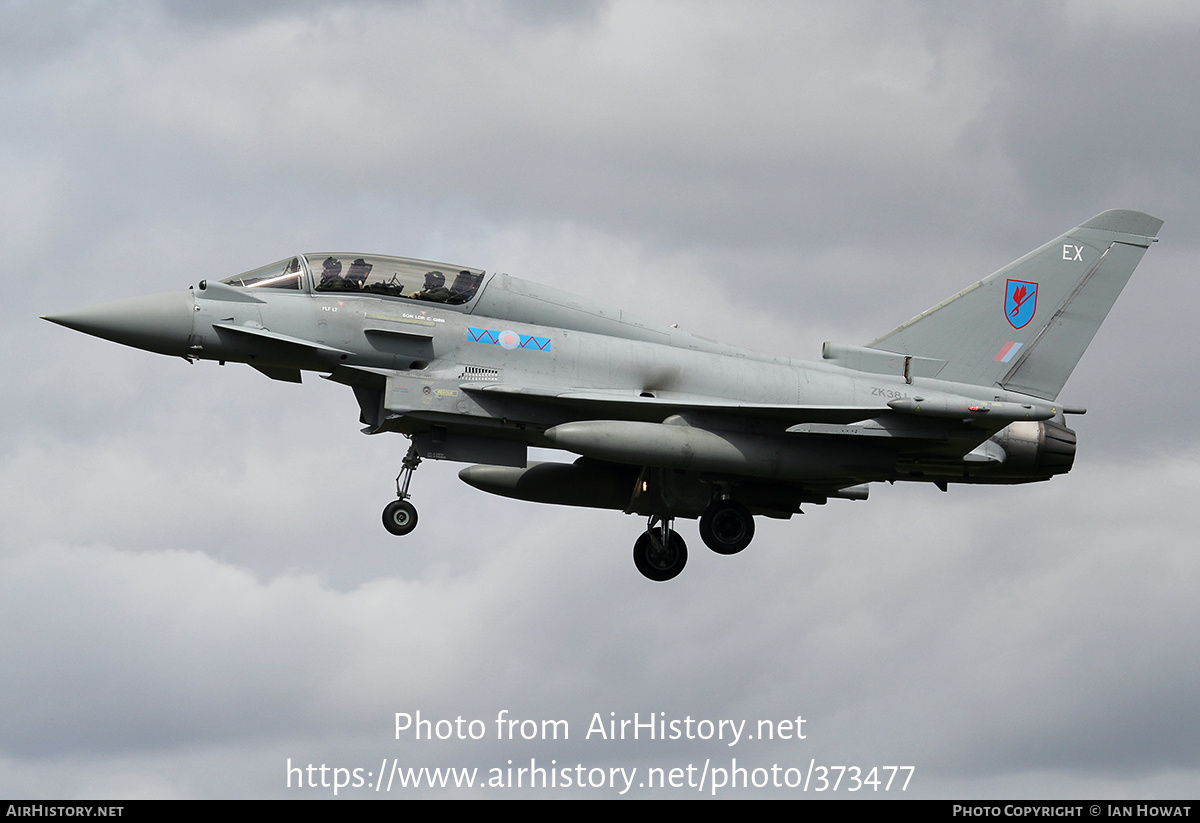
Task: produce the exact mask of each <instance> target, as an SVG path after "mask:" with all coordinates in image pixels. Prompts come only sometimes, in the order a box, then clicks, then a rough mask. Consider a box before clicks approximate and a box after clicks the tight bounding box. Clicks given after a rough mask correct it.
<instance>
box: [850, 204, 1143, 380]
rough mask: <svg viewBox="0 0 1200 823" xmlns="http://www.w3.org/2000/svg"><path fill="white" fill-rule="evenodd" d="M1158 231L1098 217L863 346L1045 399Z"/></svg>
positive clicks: (1123, 214)
mask: <svg viewBox="0 0 1200 823" xmlns="http://www.w3.org/2000/svg"><path fill="white" fill-rule="evenodd" d="M1162 222H1163V221H1161V220H1159V219H1158V218H1156V217H1151V216H1150V215H1148V214H1142V213H1141V212H1136V211H1127V210H1124V209H1113V210H1111V211H1106V212H1104V213H1102V214H1098V215H1096V216H1095V217H1093V218H1092V219H1091V220H1088V221H1087V222H1086V223H1084V224H1083V225H1081V226H1077V227H1076V228H1074V229H1072V230H1071V231H1069V232H1067V233H1066V234H1064V235H1062V236H1061V237H1058V238H1056V239H1054V240H1052V241H1050V242H1049V243H1047V244H1046V245H1044V246H1042V247H1041V248H1040V249H1037V250H1036V251H1033V252H1030V253H1029V254H1027V255H1025V256H1024V257H1022V258H1021V259H1020V260H1017V261H1016V262H1014V263H1010V264H1009V265H1007V266H1005V267H1004V268H1003V269H1001V270H1000V271H998V272H996V273H995V274H992V275H989V276H988V277H985V278H984V279H983V280H980V281H979V282H978V283H976V284H975V285H973V286H969V287H967V288H965V289H963V290H962V291H960V292H959V293H958V294H956V295H954V296H953V297H951V298H949V299H947V300H944V301H942V302H941V303H938V304H937V305H936V306H934V307H933V308H931V309H929V310H928V311H926V312H923V313H921V314H919V315H917V316H916V317H914V318H913V319H912V320H909V321H908V322H907V323H904V324H903V325H901V326H899V327H897V328H895V329H893V330H892V331H890V332H888V333H887V334H885V335H883V336H882V337H880V338H878V339H877V340H874V341H872V342H871V343H868V344H867V345H868V346H870V347H871V348H876V349H882V350H884V351H891V352H897V353H899V354H905V355H912V356H914V357H925V358H933V359H935V360H944V361H946V365H945V366H944V367H942V369H941V370H940V371H939V372H938V374H937V378H938V379H939V380H951V381H955V382H960V383H972V384H975V385H980V386H993V385H995V386H1001V387H1003V388H1005V389H1009V390H1011V391H1018V392H1024V393H1025V394H1030V395H1033V396H1035V397H1042V398H1045V399H1047V400H1053V399H1054V398H1056V397H1057V396H1058V393H1059V392H1060V391H1061V390H1062V387H1063V384H1064V383H1066V382H1067V378H1068V377H1070V375H1071V372H1072V370H1074V368H1075V365H1076V364H1077V363H1078V362H1079V358H1080V357H1082V356H1083V352H1084V349H1086V348H1087V346H1088V344H1089V343H1091V342H1092V338H1093V337H1094V336H1095V334H1096V330H1097V329H1098V328H1100V324H1101V323H1102V322H1103V321H1104V318H1105V317H1106V316H1107V315H1108V312H1109V310H1110V309H1111V308H1112V306H1113V303H1115V302H1116V300H1117V296H1118V295H1120V293H1121V289H1122V288H1124V287H1125V283H1126V282H1128V280H1129V276H1130V275H1131V274H1133V270H1134V269H1135V268H1136V267H1137V264H1138V263H1139V262H1140V261H1141V259H1142V255H1143V254H1145V252H1146V249H1147V248H1149V246H1150V244H1151V243H1153V242H1154V241H1155V240H1157V239H1158V238H1157V237H1156V235H1157V234H1158V230H1159V228H1160V227H1161V226H1162Z"/></svg>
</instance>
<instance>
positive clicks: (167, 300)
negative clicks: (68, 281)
mask: <svg viewBox="0 0 1200 823" xmlns="http://www.w3.org/2000/svg"><path fill="white" fill-rule="evenodd" d="M194 313H195V300H194V299H193V297H192V293H191V292H190V291H177V292H167V293H165V294H151V295H147V296H145V297H131V298H128V299H126V300H114V301H113V302H111V303H101V304H100V305H98V306H90V307H88V308H86V309H76V310H75V311H69V312H63V313H61V314H49V315H45V316H43V317H42V319H43V320H49V321H50V322H51V323H57V324H58V325H60V326H66V327H67V328H68V329H75V330H76V331H81V332H83V333H84V334H90V335H93V336H95V337H103V338H104V339H105V340H112V341H113V342H114V343H121V344H123V345H126V346H133V347H135V348H139V349H146V350H147V351H152V352H158V353H159V354H177V355H186V354H187V352H188V337H189V336H190V335H191V333H192V315H193V314H194Z"/></svg>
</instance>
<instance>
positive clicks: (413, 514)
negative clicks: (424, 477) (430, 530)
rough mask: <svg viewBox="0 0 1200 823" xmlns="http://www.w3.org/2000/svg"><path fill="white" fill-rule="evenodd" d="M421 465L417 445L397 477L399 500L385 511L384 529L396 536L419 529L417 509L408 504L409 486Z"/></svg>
mask: <svg viewBox="0 0 1200 823" xmlns="http://www.w3.org/2000/svg"><path fill="white" fill-rule="evenodd" d="M419 465H421V456H420V455H419V454H417V447H416V445H411V446H409V447H408V453H407V454H405V455H404V460H403V461H402V462H401V463H400V467H401V468H400V474H398V475H396V497H398V498H399V499H398V500H393V501H392V502H391V503H388V504H387V506H385V507H384V509H383V527H384V528H385V529H387V530H388V531H389V532H391V533H392V534H394V535H397V536H403V535H406V534H408V533H409V532H411V531H412V530H413V529H415V528H416V527H417V507H416V506H414V505H413V504H412V503H409V502H408V498H409V494H408V484H409V482H411V481H412V475H413V472H414V471H416V470H417V466H419Z"/></svg>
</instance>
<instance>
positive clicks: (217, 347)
mask: <svg viewBox="0 0 1200 823" xmlns="http://www.w3.org/2000/svg"><path fill="white" fill-rule="evenodd" d="M1161 225H1162V221H1161V220H1158V219H1156V218H1154V217H1151V216H1149V215H1147V214H1142V213H1140V212H1136V211H1126V210H1112V211H1106V212H1104V213H1103V214H1099V215H1097V216H1096V217H1093V218H1092V219H1091V220H1088V221H1087V222H1085V223H1083V224H1082V225H1080V226H1078V227H1076V228H1074V229H1071V230H1070V231H1069V232H1067V233H1066V234H1064V235H1062V236H1061V237H1058V238H1056V239H1055V240H1052V241H1051V242H1049V243H1047V244H1046V245H1044V246H1042V247H1041V248H1039V249H1037V250H1035V251H1033V252H1031V253H1029V254H1027V255H1025V256H1024V257H1022V258H1021V259H1019V260H1017V261H1016V262H1015V263H1012V264H1010V265H1009V266H1007V267H1005V268H1003V269H1001V270H1000V271H998V272H996V273H995V274H992V275H990V276H988V277H985V278H984V279H983V280H980V281H979V282H978V283H975V284H974V285H972V286H968V287H967V288H965V289H963V290H962V291H960V292H958V293H957V294H955V295H953V296H951V297H949V298H947V299H946V300H943V301H942V302H940V303H938V304H937V305H935V306H934V307H933V308H931V309H929V310H928V311H926V312H923V313H922V314H919V315H917V316H916V317H914V318H912V319H911V320H909V321H907V322H906V323H903V324H901V325H900V326H897V327H896V328H895V329H893V330H892V331H889V332H887V333H886V334H884V335H882V336H881V337H878V338H876V339H875V340H872V341H871V342H869V343H867V344H866V345H849V344H845V343H825V344H824V349H823V351H822V359H821V360H820V361H817V362H806V361H798V360H792V359H790V358H787V357H775V356H771V355H766V354H760V353H758V352H755V351H750V350H747V349H742V348H737V347H734V346H727V345H723V344H721V343H717V342H714V341H711V340H708V339H705V338H702V337H696V336H693V335H691V334H688V333H687V332H684V331H680V330H678V329H675V328H667V327H664V326H660V325H657V324H654V323H648V322H645V321H643V320H639V319H636V318H634V317H632V316H630V315H629V314H627V313H625V312H624V311H620V310H618V309H614V308H610V307H608V306H603V305H599V304H597V303H594V302H593V301H591V300H589V299H587V298H584V297H578V296H575V295H573V294H568V293H565V292H562V291H559V290H557V289H553V288H548V287H546V286H541V285H538V284H536V283H532V282H530V281H528V280H522V279H519V278H516V277H511V276H509V275H507V274H500V273H489V272H485V271H483V270H481V269H475V268H468V267H464V266H457V265H448V264H444V263H433V262H429V261H425V260H413V259H407V258H399V257H382V256H378V255H368V254H342V253H332V254H331V253H327V252H321V253H319V254H302V255H296V256H294V257H289V258H287V259H285V260H281V261H279V262H278V263H272V264H271V265H269V266H263V267H262V268H259V269H255V270H253V271H248V272H245V273H244V274H239V275H236V276H234V277H228V278H226V279H224V280H220V281H215V280H201V281H200V282H199V283H197V284H196V285H195V286H193V287H192V288H190V289H188V290H184V291H175V292H168V293H165V294H156V295H152V296H149V297H135V298H132V299H127V300H119V301H116V302H112V303H105V304H102V305H99V306H94V307H91V308H86V309H80V310H78V311H72V312H65V313H62V314H55V315H51V316H48V317H46V318H45V319H47V320H50V321H52V322H54V323H58V324H60V325H63V326H67V327H68V328H72V329H76V330H78V331H82V332H85V333H87V334H92V335H95V336H97V337H103V338H106V339H108V340H113V341H115V342H117V343H123V344H125V345H128V346H135V347H137V348H141V349H146V350H148V351H152V352H158V353H161V354H169V355H176V356H179V357H183V358H185V359H187V360H189V361H193V360H197V359H202V360H217V361H220V362H221V363H225V362H226V361H229V362H238V363H247V364H249V365H250V366H252V367H253V368H255V369H257V370H258V371H260V372H262V373H263V374H265V375H266V376H267V377H270V378H272V379H275V380H285V381H290V382H293V383H299V382H300V374H301V372H303V371H313V372H317V373H320V374H322V375H324V376H325V377H327V378H328V379H330V380H333V381H336V382H338V383H342V384H345V385H346V386H349V387H350V388H351V389H352V390H353V391H354V396H355V399H357V401H358V406H359V409H360V410H361V416H360V421H361V422H362V424H363V425H364V426H365V428H364V429H363V431H364V432H366V433H368V434H380V433H382V432H397V433H399V434H403V435H404V436H405V437H407V438H408V439H409V441H410V446H409V449H408V453H407V455H406V456H405V457H404V459H403V461H402V463H401V472H400V475H399V476H398V477H397V478H396V499H395V500H393V501H392V502H390V503H389V504H388V505H387V506H386V508H385V509H384V512H383V523H384V526H385V527H386V528H387V530H388V531H390V532H392V533H393V534H396V535H404V534H408V533H409V532H411V531H412V530H413V529H414V528H415V527H416V525H417V510H416V508H415V507H414V506H413V503H412V499H411V498H412V496H411V495H410V493H409V488H410V481H411V480H412V475H413V471H414V470H415V469H416V468H417V466H418V464H419V463H420V462H421V461H422V460H423V459H434V460H451V461H458V462H464V463H473V464H476V465H472V466H469V467H467V468H465V469H463V470H462V471H460V472H459V477H461V478H462V479H463V480H464V481H466V482H467V483H468V484H470V485H471V486H474V487H475V488H477V489H481V490H482V491H485V492H491V493H492V494H498V495H503V496H505V497H513V498H517V499H518V500H530V501H535V502H539V503H554V504H560V505H566V506H590V507H594V508H601V509H616V510H618V511H623V512H625V513H627V514H637V515H641V516H642V517H646V518H647V526H646V530H645V531H644V532H643V533H642V534H641V535H640V536H639V537H638V538H637V540H636V542H635V543H634V549H633V558H634V563H635V564H636V566H637V568H638V571H640V572H641V573H642V574H643V575H645V576H646V577H648V578H650V579H651V580H669V579H671V578H673V577H675V576H676V575H677V574H679V573H680V571H682V570H683V567H684V564H685V563H686V562H687V546H686V545H685V543H684V541H683V538H682V537H680V536H679V534H678V533H677V532H676V531H675V530H674V529H673V524H674V521H675V520H676V519H677V518H687V519H693V518H699V521H700V523H699V526H700V538H701V540H703V541H704V544H705V545H707V546H708V547H709V548H710V549H712V550H713V551H714V552H717V553H718V554H736V553H737V552H740V551H741V550H742V549H744V548H746V546H747V545H749V543H750V541H751V539H752V538H753V536H754V517H755V516H756V515H758V516H763V517H778V518H785V519H786V518H790V517H791V516H792V515H793V514H796V513H798V512H800V510H801V506H803V505H804V504H822V503H825V502H826V501H828V500H829V499H831V498H837V499H845V500H863V499H866V497H867V490H868V486H869V485H870V484H871V483H875V482H880V481H888V482H895V481H899V480H908V481H916V482H924V483H933V484H934V485H936V486H937V487H938V488H940V489H942V490H943V491H945V490H946V488H947V485H948V484H950V483H1003V484H1011V483H1031V482H1035V481H1039V480H1048V479H1049V478H1051V477H1053V476H1054V475H1056V474H1063V473H1065V472H1067V471H1069V470H1070V469H1071V464H1072V462H1073V461H1074V457H1075V432H1074V431H1073V430H1072V429H1070V428H1069V427H1068V426H1067V422H1066V415H1070V414H1083V412H1084V409H1083V408H1080V407H1074V406H1066V405H1062V404H1060V403H1058V402H1057V398H1058V395H1059V392H1060V391H1061V389H1062V387H1063V384H1064V383H1066V381H1067V378H1068V377H1069V376H1070V374H1071V371H1072V370H1073V369H1074V368H1075V365H1076V364H1077V363H1078V362H1079V358H1080V357H1081V356H1082V355H1083V352H1084V349H1086V348H1087V345H1088V343H1090V342H1091V340H1092V337H1093V336H1094V335H1095V333H1096V330H1097V329H1098V328H1099V326H1100V323H1101V322H1102V321H1103V320H1104V318H1105V316H1106V315H1107V314H1108V312H1109V310H1110V309H1111V308H1112V306H1113V303H1114V302H1115V301H1116V299H1117V296H1118V295H1119V294H1120V292H1121V289H1122V288H1123V287H1124V286H1125V283H1126V282H1127V281H1128V280H1129V277H1130V275H1131V274H1132V273H1133V270H1134V268H1135V267H1136V266H1137V264H1138V262H1139V261H1140V260H1141V258H1142V255H1143V254H1144V253H1145V251H1146V249H1147V248H1148V247H1149V246H1150V244H1151V243H1153V242H1154V241H1155V240H1156V239H1157V237H1156V235H1157V233H1158V230H1159V228H1160V227H1161ZM530 446H536V447H541V448H549V449H558V450H561V451H563V452H567V453H569V454H571V455H576V458H575V460H574V462H565V461H563V462H542V463H539V462H530V461H528V460H527V450H528V448H529V447H530Z"/></svg>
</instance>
